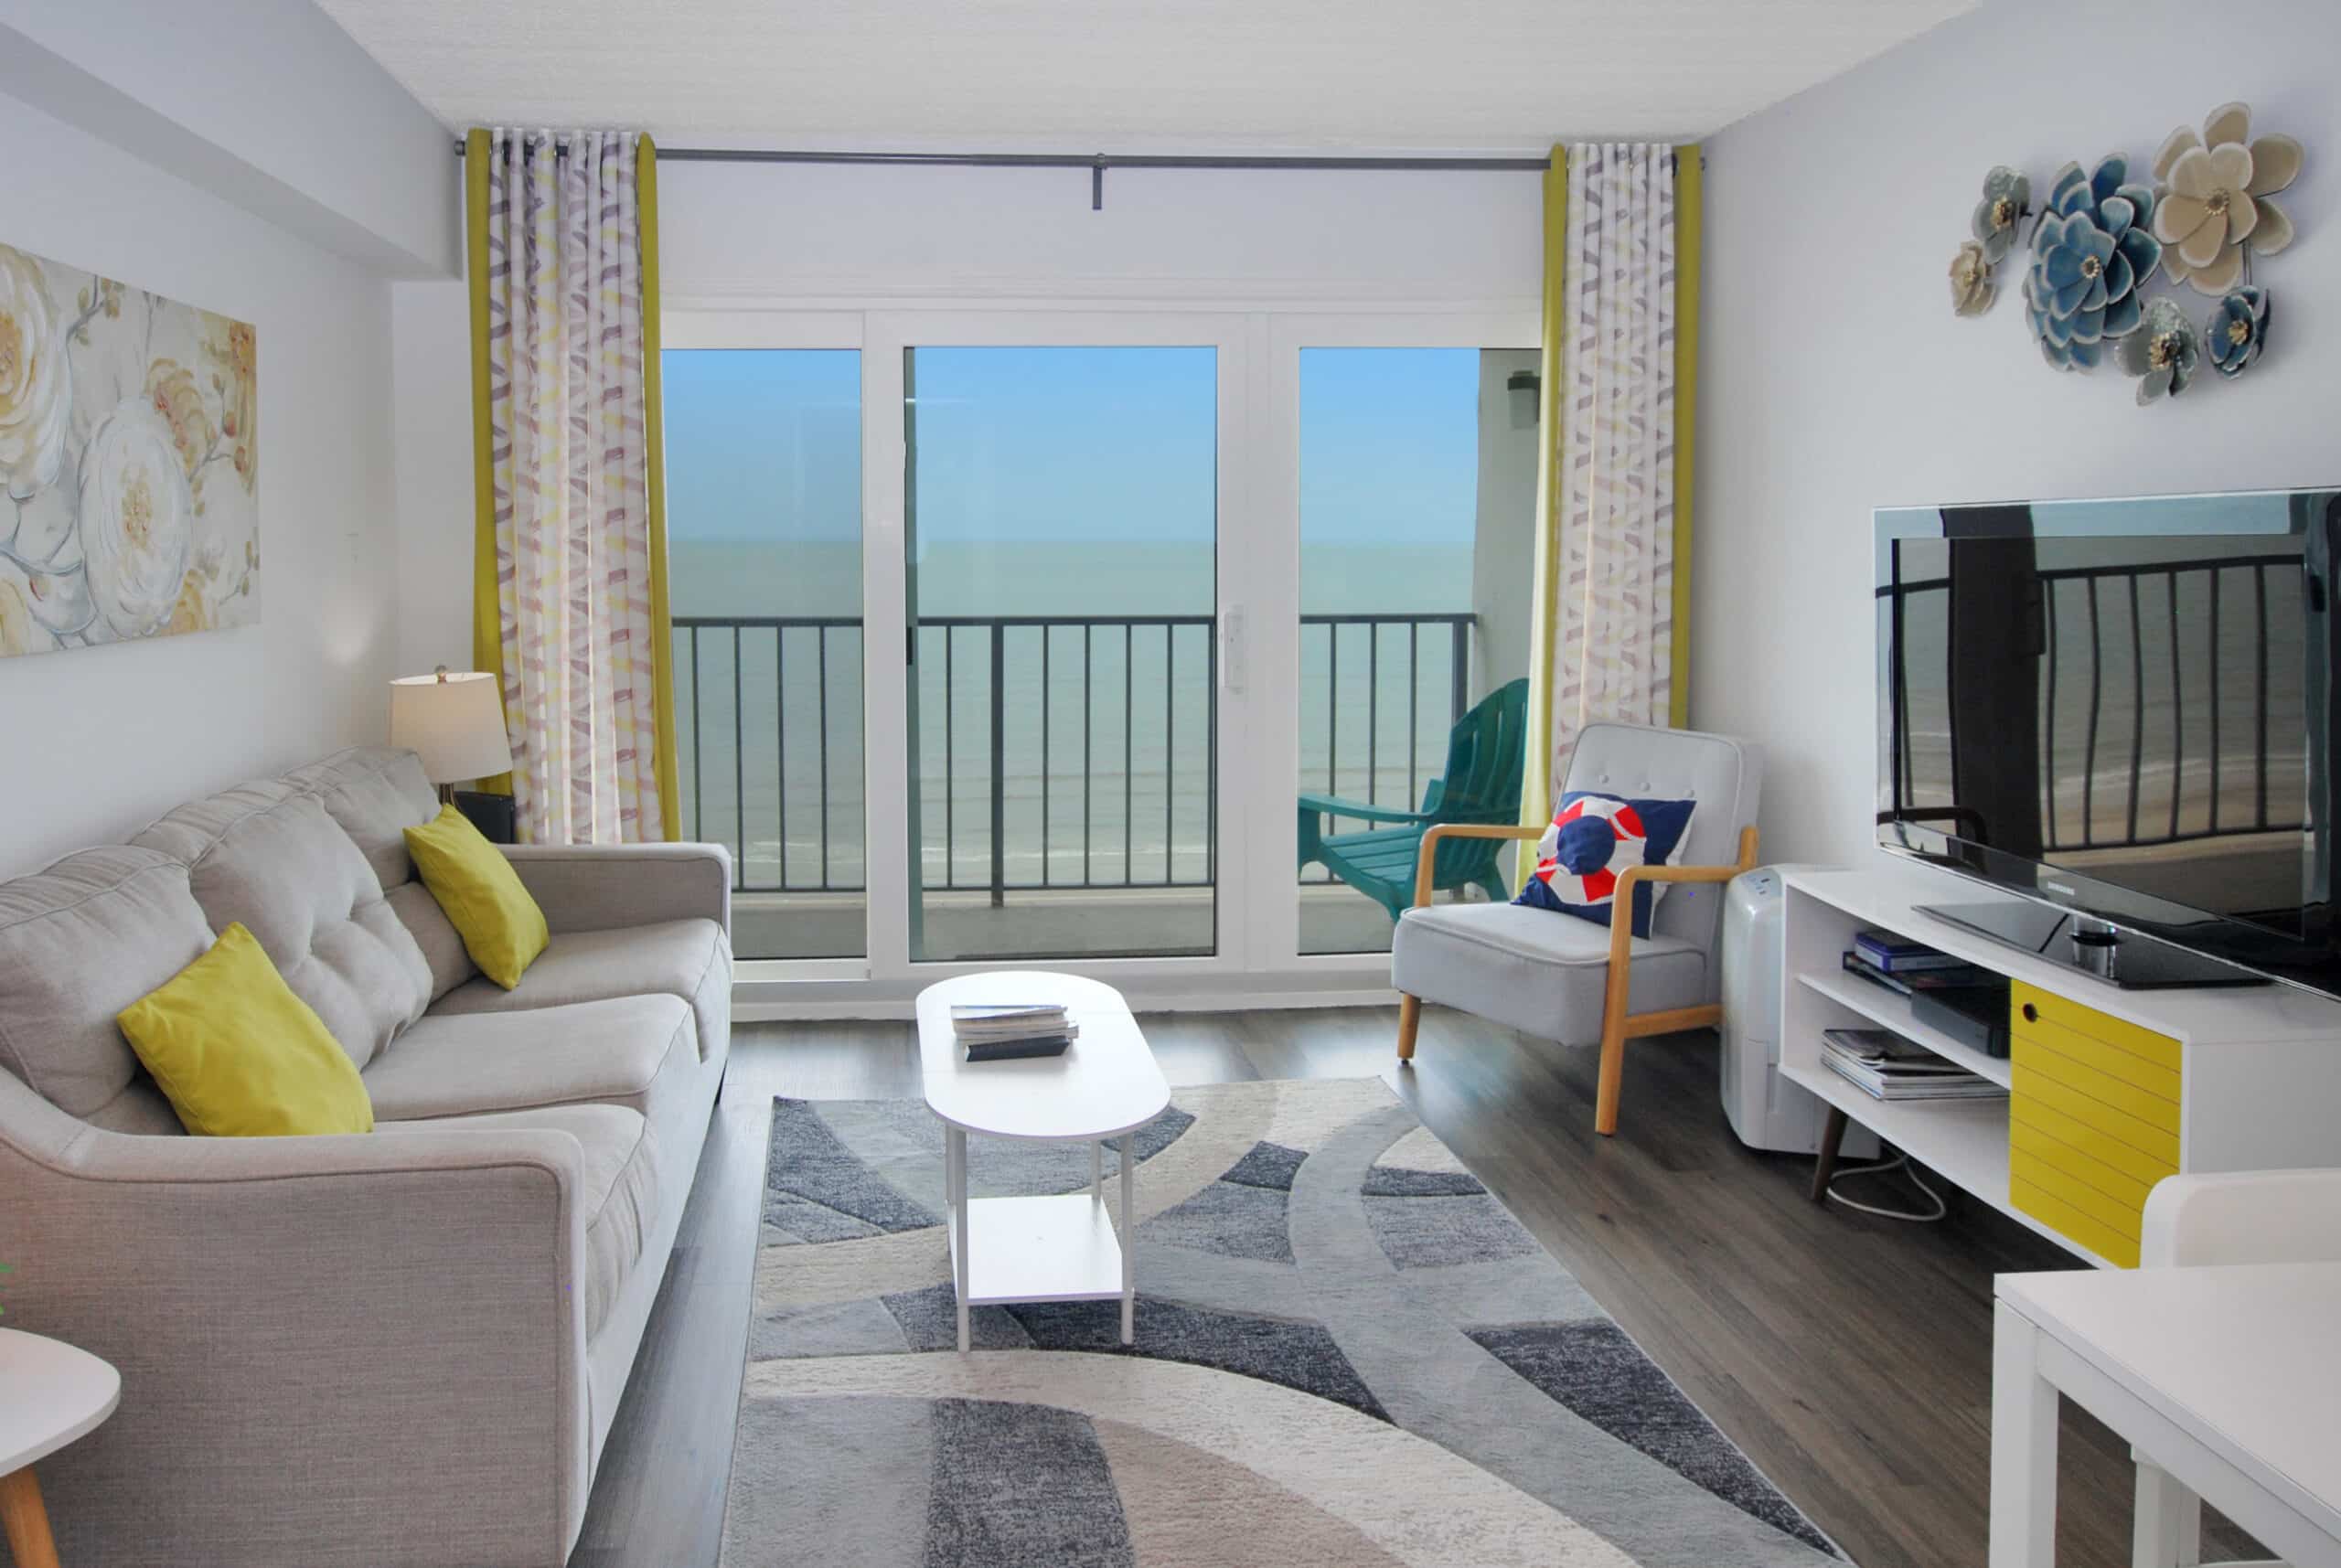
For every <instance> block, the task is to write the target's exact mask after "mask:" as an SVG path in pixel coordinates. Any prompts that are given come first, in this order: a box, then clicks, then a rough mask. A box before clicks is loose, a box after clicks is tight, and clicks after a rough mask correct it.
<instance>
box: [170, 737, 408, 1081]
mask: <svg viewBox="0 0 2341 1568" xmlns="http://www.w3.org/2000/svg"><path fill="white" fill-rule="evenodd" d="M131 842H133V843H134V844H136V845H138V846H140V847H141V848H148V849H159V850H161V851H162V852H163V853H165V854H166V855H172V856H175V857H176V858H177V859H181V860H183V861H185V862H186V863H187V870H188V875H189V879H190V882H191V885H192V886H193V888H194V891H195V899H196V902H197V903H198V904H200V905H201V906H202V908H203V913H204V916H205V918H206V919H208V921H209V922H210V923H211V925H212V928H213V929H214V930H219V931H224V930H226V929H227V928H228V927H229V926H230V925H233V924H237V923H241V924H242V925H243V926H244V927H245V928H246V929H248V930H249V931H251V933H252V934H253V935H254V936H255V937H258V938H259V939H260V944H261V946H262V948H264V949H266V950H267V953H268V956H269V960H270V962H272V963H273V964H274V965H276V967H277V970H278V972H279V973H281V974H282V975H283V976H284V983H285V984H286V985H288V986H290V987H293V992H294V995H295V996H297V997H300V998H301V999H302V1000H303V1001H305V1002H306V1003H308V1004H309V1006H310V1007H312V1008H315V1009H316V1012H317V1016H318V1017H319V1018H321V1019H324V1020H325V1023H326V1028H327V1029H331V1030H332V1031H333V1036H334V1038H335V1039H336V1040H339V1041H340V1042H341V1048H342V1050H344V1051H347V1052H348V1053H349V1059H350V1061H353V1062H355V1063H357V1064H358V1066H360V1067H363V1066H365V1065H366V1063H367V1061H369V1060H370V1059H371V1058H372V1056H373V1054H374V1053H375V1052H376V1051H379V1050H380V1049H381V1048H382V1047H383V1046H385V1045H387V1044H388V1043H390V1036H391V1035H393V1034H395V1033H397V1032H398V1031H399V1030H400V1029H403V1028H404V1027H405V1026H406V1025H408V1024H410V1023H412V1022H413V1021H414V1020H415V1019H419V1018H421V1017H422V1009H423V1008H426V1007H428V1006H429V1005H430V1002H431V970H430V965H428V964H426V963H425V962H424V960H423V956H422V948H421V947H420V946H418V945H417V944H416V943H415V940H414V937H413V936H412V934H411V933H409V932H408V931H407V929H406V927H405V925H403V924H402V923H401V922H400V920H399V918H398V915H397V914H396V913H395V912H392V910H391V909H390V904H389V903H388V902H387V901H385V900H384V898H383V897H382V884H381V882H380V880H379V879H378V878H377V877H376V876H375V875H374V869H373V867H372V866H370V865H369V864H368V863H367V859H366V857H365V856H364V855H363V854H362V853H360V852H359V850H358V846H357V844H356V843H355V842H354V841H352V840H351V838H350V837H349V835H348V834H347V833H345V832H344V831H342V829H341V827H339V826H338V825H337V823H336V822H335V821H334V820H333V818H332V817H331V816H327V815H326V809H325V806H324V805H322V804H321V803H320V802H319V801H318V800H317V798H316V797H315V796H314V795H305V794H302V793H300V792H299V791H298V790H297V789H296V788H295V787H294V786H293V785H291V784H286V783H283V781H281V780H267V781H263V782H262V783H258V784H244V785H241V787H239V788H236V789H231V790H227V791H224V792H222V793H220V794H219V795H212V796H211V797H209V798H208V799H206V800H198V801H190V802H188V803H187V805H182V806H180V807H178V808H177V809H176V810H175V811H173V812H171V813H170V814H169V815H168V816H165V817H164V818H163V819H162V820H161V821H159V822H156V823H155V825H154V826H153V827H148V828H147V829H146V830H145V831H144V832H143V833H141V834H139V835H138V837H135V838H134V839H133V840H131Z"/></svg>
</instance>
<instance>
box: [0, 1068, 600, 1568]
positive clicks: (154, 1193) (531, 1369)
mask: <svg viewBox="0 0 2341 1568" xmlns="http://www.w3.org/2000/svg"><path fill="white" fill-rule="evenodd" d="M60 1135H61V1136H60ZM582 1172H583V1150H582V1148H581V1147H579V1145H578V1143H577V1140H576V1139H575V1138H573V1137H572V1136H570V1135H569V1134H567V1133H564V1132H559V1131H555V1130H551V1129H522V1128H511V1127H498V1128H483V1129H480V1130H477V1131H469V1130H462V1129H451V1128H432V1129H418V1130H414V1131H404V1130H399V1129H397V1128H395V1127H394V1126H392V1125H388V1124H386V1125H385V1126H384V1128H383V1130H381V1131H379V1132H377V1133H374V1134H371V1135H366V1136H338V1137H286V1138H199V1137H171V1136H135V1135H129V1134H119V1133H108V1132H103V1131H101V1130H99V1129H96V1128H93V1127H90V1126H88V1125H85V1124H81V1123H80V1122H77V1121H74V1120H73V1119H72V1118H69V1117H66V1116H64V1115H62V1114H61V1113H59V1112H57V1111H55V1110H54V1108H52V1107H50V1106H48V1105H47V1104H45V1103H43V1102H40V1101H38V1100H37V1099H35V1098H34V1097H33V1096H32V1095H31V1094H30V1093H29V1092H28V1091H27V1090H25V1089H24V1087H23V1086H22V1085H21V1084H19V1083H16V1082H15V1081H14V1080H13V1079H9V1078H7V1077H6V1075H5V1074H0V1262H5V1263H7V1264H9V1265H10V1269H11V1272H10V1273H9V1274H8V1275H6V1276H5V1281H6V1290H5V1304H6V1307H7V1319H6V1321H7V1324H8V1326H9V1327H11V1328H23V1329H27V1330H29V1331H32V1332H35V1333H47V1334H51V1335H54V1336H56V1337H58V1338H59V1339H65V1340H68V1341H69V1342H71V1343H73V1344H76V1345H79V1346H80V1347H82V1348H83V1349H88V1350H90V1351H91V1353H93V1354H95V1355H98V1356H101V1357H102V1358H104V1359H105V1360H108V1361H111V1362H112V1363H113V1365H114V1366H115V1367H116V1368H117V1369H118V1370H119V1371H121V1373H122V1380H123V1400H122V1406H121V1409H120V1410H119V1412H117V1413H116V1414H115V1415H114V1417H113V1418H112V1420H110V1421H109V1422H107V1423H106V1424H105V1425H104V1426H103V1427H102V1428H100V1429H99V1430H98V1431H97V1432H95V1433H93V1434H92V1435H91V1436H89V1437H87V1438H85V1439H83V1440H82V1441H81V1442H80V1443H77V1444H75V1445H72V1446H71V1447H70V1448H69V1449H66V1450H64V1451H61V1452H60V1453H59V1454H58V1455H56V1456H52V1457H51V1458H50V1459H49V1460H48V1461H47V1462H46V1463H45V1464H44V1466H43V1473H42V1477H41V1481H42V1486H43V1488H45V1489H46V1490H48V1493H49V1496H50V1499H51V1502H52V1505H53V1509H54V1511H55V1513H56V1516H57V1518H58V1520H59V1524H60V1527H61V1530H62V1531H63V1532H64V1533H63V1534H61V1537H60V1542H59V1544H60V1545H61V1546H63V1547H64V1548H65V1549H66V1551H67V1552H68V1555H69V1559H70V1560H72V1561H88V1562H131V1561H137V1562H148V1561H154V1562H163V1561H169V1562H190V1563H191V1562H254V1563H258V1562H292V1561H312V1562H315V1561H323V1559H322V1558H320V1557H318V1556H316V1555H315V1548H316V1546H317V1545H318V1543H320V1542H325V1541H334V1542H341V1543H348V1544H349V1545H351V1546H352V1547H353V1548H354V1549H356V1550H358V1551H360V1552H364V1553H366V1559H365V1560H367V1561H369V1562H379V1563H385V1564H388V1563H490V1562H495V1563H546V1564H556V1563H561V1561H562V1560H563V1559H564V1557H565V1556H566V1554H567V1552H568V1550H569V1547H570V1545H571V1544H572V1542H573V1541H574V1539H575V1534H576V1531H577V1528H578V1525H579V1524H580V1522H581V1521H582V1520H583V1509H584V1499H585V1495H586V1488H587V1481H588V1475H589V1467H590V1445H591V1436H590V1427H589V1417H590V1410H589V1407H588V1396H587V1390H586V1381H585V1323H584V1311H585V1306H584V1300H583V1295H584V1293H583V1289H582V1287H581V1285H580V1284H579V1279H580V1269H581V1266H582V1259H583V1254H584V1247H585V1242H584V1236H585V1220H586V1216H585V1215H584V1213H583V1211H582V1207H581V1203H580V1198H579V1190H580V1187H581V1183H582V1180H583V1175H582ZM287 1477H298V1478H299V1484H298V1485H297V1486H287V1485H286V1484H285V1483H286V1478H287ZM458 1483H460V1484H458ZM339 1560H340V1559H338V1558H337V1559H336V1561H339ZM355 1560H356V1559H352V1561H355Z"/></svg>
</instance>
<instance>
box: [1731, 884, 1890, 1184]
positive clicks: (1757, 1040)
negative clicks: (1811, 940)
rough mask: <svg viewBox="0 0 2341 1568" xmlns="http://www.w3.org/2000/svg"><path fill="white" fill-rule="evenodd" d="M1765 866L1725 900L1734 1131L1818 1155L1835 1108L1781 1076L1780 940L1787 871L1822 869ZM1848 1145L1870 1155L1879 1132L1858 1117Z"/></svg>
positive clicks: (1749, 1141) (1847, 1150) (1754, 1143)
mask: <svg viewBox="0 0 2341 1568" xmlns="http://www.w3.org/2000/svg"><path fill="white" fill-rule="evenodd" d="M1810 869H1819V868H1815V867H1803V866H1764V867H1759V868H1758V869H1756V870H1753V871H1748V872H1744V873H1742V874H1741V875H1739V876H1737V877H1734V878H1733V879H1732V880H1731V882H1730V885H1729V886H1727V887H1726V888H1725V889H1724V899H1723V1030H1722V1033H1723V1109H1724V1115H1726V1116H1728V1117H1730V1118H1731V1130H1732V1131H1733V1132H1735V1133H1737V1135H1739V1141H1740V1142H1741V1143H1744V1144H1746V1145H1747V1146H1748V1147H1749V1148H1761V1149H1775V1150H1779V1151H1780V1152H1783V1153H1787V1154H1818V1153H1819V1152H1820V1150H1821V1120H1822V1116H1823V1113H1824V1112H1825V1111H1826V1110H1827V1109H1828V1107H1826V1106H1825V1105H1823V1104H1822V1103H1821V1102H1820V1101H1819V1100H1817V1099H1815V1098H1814V1097H1813V1096H1812V1093H1810V1092H1809V1091H1807V1090H1803V1089H1800V1088H1799V1087H1797V1086H1796V1085H1795V1084H1793V1083H1789V1082H1788V1081H1787V1080H1785V1079H1783V1078H1782V1077H1781V1076H1780V982H1781V975H1782V969H1783V967H1784V965H1783V962H1782V955H1781V951H1780V948H1781V941H1782V936H1783V933H1784V932H1785V929H1786V926H1787V920H1786V915H1787V911H1788V899H1787V897H1786V890H1785V889H1783V888H1782V887H1781V885H1780V873H1781V872H1782V871H1795V870H1810ZM1841 1152H1842V1153H1843V1154H1844V1156H1845V1157H1848V1158H1851V1159H1869V1158H1872V1157H1875V1156H1876V1153H1877V1139H1876V1137H1875V1136H1872V1135H1871V1134H1870V1133H1868V1132H1867V1131H1865V1129H1864V1128H1862V1127H1861V1126H1860V1125H1858V1124H1857V1125H1853V1126H1850V1127H1847V1128H1846V1129H1845V1142H1844V1148H1843V1149H1842V1150H1841Z"/></svg>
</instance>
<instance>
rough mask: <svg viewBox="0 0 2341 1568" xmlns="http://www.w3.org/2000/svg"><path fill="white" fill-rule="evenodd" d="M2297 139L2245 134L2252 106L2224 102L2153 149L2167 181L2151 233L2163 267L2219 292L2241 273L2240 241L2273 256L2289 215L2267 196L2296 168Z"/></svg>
mask: <svg viewBox="0 0 2341 1568" xmlns="http://www.w3.org/2000/svg"><path fill="white" fill-rule="evenodd" d="M2301 158H2302V154H2301V144H2299V143H2298V142H2295V141H2293V139H2292V138H2291V137H2290V136H2278V135H2270V136H2261V137H2260V138H2259V139H2258V140H2256V141H2255V140H2253V139H2252V135H2251V110H2250V108H2249V107H2248V106H2247V105H2244V104H2241V103H2224V104H2221V105H2220V106H2219V107H2218V108H2217V109H2214V110H2212V111H2211V112H2210V115H2209V117H2208V118H2207V119H2206V120H2205V121H2204V122H2203V133H2202V135H2201V136H2200V137H2199V138H2198V137H2197V135H2196V133H2195V129H2194V127H2193V126H2191V125H2181V126H2180V127H2178V129H2177V130H2175V131H2173V132H2172V133H2170V134H2169V135H2168V136H2167V137H2165V138H2164V140H2163V144H2162V150H2161V151H2160V152H2158V153H2156V154H2155V155H2154V178H2155V179H2157V180H2159V181H2161V182H2163V184H2164V186H2165V191H2164V193H2163V195H2162V197H2161V199H2160V200H2158V201H2156V202H2155V204H2154V238H2155V239H2157V240H2161V241H2162V242H2163V245H2164V251H2163V271H2164V272H2165V273H2166V274H2167V275H2168V276H2169V277H2170V278H2171V280H2172V281H2173V282H2175V283H2190V284H2192V285H2193V286H2194V288H2195V289H2196V291H2197V293H2206V294H2214V295H2217V294H2224V293H2227V292H2228V291H2229V290H2230V289H2232V288H2234V287H2235V286H2236V285H2237V284H2238V283H2240V282H2241V281H2242V279H2243V261H2244V251H2243V248H2244V247H2245V246H2246V245H2249V246H2250V248H2251V250H2252V251H2253V253H2254V254H2257V255H2261V256H2272V255H2274V254H2275V253H2276V252H2277V251H2281V250H2282V249H2283V248H2284V247H2285V246H2287V245H2289V244H2291V243H2292V241H2293V223H2292V219H2289V218H2287V217H2286V216H2285V215H2284V211H2283V208H2280V207H2278V206H2277V205H2276V204H2275V203H2274V202H2273V201H2271V200H2270V199H2269V197H2272V196H2273V195H2275V194H2276V193H2277V192H2278V191H2281V190H2282V189H2283V188H2285V187H2287V186H2289V185H2291V184H2292V183H2293V180H2294V179H2295V178H2296V177H2298V176H2299V175H2300V172H2301Z"/></svg>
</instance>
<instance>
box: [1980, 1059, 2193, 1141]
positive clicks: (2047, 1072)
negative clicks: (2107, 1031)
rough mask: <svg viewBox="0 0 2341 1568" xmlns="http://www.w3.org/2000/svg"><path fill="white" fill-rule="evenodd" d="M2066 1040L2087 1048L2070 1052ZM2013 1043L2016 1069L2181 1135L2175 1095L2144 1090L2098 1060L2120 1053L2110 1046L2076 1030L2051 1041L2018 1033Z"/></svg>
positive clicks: (2164, 1131) (2157, 1129) (2171, 1134)
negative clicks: (2108, 1069) (2038, 1076)
mask: <svg viewBox="0 0 2341 1568" xmlns="http://www.w3.org/2000/svg"><path fill="white" fill-rule="evenodd" d="M2068 1043H2070V1044H2073V1045H2078V1046H2080V1047H2082V1048H2083V1050H2082V1051H2081V1052H2080V1053H2079V1054H2072V1053H2069V1052H2068V1051H2066V1050H2065V1049H2063V1048H2064V1047H2065V1046H2066V1045H2067V1044H2068ZM2014 1044H2015V1051H2014V1055H2013V1061H2014V1064H2015V1067H2016V1068H2017V1069H2018V1070H2020V1071H2023V1072H2036V1073H2038V1074H2039V1075H2040V1076H2041V1077H2042V1078H2044V1079H2047V1080H2048V1081H2050V1082H2051V1083H2061V1084H2063V1085H2064V1086H2065V1087H2066V1088H2068V1089H2070V1090H2072V1091H2074V1092H2075V1093H2079V1094H2083V1095H2086V1096H2088V1097H2089V1098H2090V1099H2091V1100H2096V1101H2099V1102H2101V1103H2102V1104H2105V1105H2107V1106H2109V1107H2111V1109H2113V1110H2116V1111H2119V1112H2121V1113H2122V1115H2124V1116H2127V1117H2130V1118H2131V1119H2133V1120H2134V1121H2137V1122H2140V1123H2143V1125H2146V1126H2148V1127H2151V1128H2153V1129H2154V1131H2155V1132H2157V1133H2160V1134H2162V1135H2164V1136H2168V1137H2174V1138H2175V1137H2176V1136H2178V1097H2177V1095H2176V1094H2175V1093H2173V1094H2169V1095H2163V1094H2157V1093H2154V1092H2153V1091H2152V1090H2150V1089H2141V1088H2139V1087H2138V1086H2137V1085H2136V1084H2135V1083H2132V1082H2130V1080H2129V1079H2127V1078H2125V1077H2122V1076H2121V1075H2120V1074H2118V1073H2115V1072H2109V1071H2107V1069H2106V1068H2105V1067H2104V1065H2103V1064H2102V1062H2101V1061H2100V1060H2099V1059H2100V1058H2102V1057H2106V1056H2119V1055H2121V1054H2122V1053H2121V1052H2120V1051H2115V1050H2113V1048H2111V1046H2104V1045H2099V1044H2098V1043H2097V1042H2096V1041H2094V1040H2087V1039H2084V1038H2083V1037H2082V1036H2079V1035H2076V1034H2067V1035H2065V1036H2063V1037H2062V1038H2061V1039H2060V1040H2056V1041H2053V1042H2052V1041H2049V1040H2037V1039H2035V1038H2033V1037H2032V1036H2030V1035H2020V1036H2018V1037H2017V1038H2016V1040H2015V1042H2014ZM2107 1130H2108V1131H2112V1130H2113V1129H2111V1128H2108V1129H2107Z"/></svg>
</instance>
